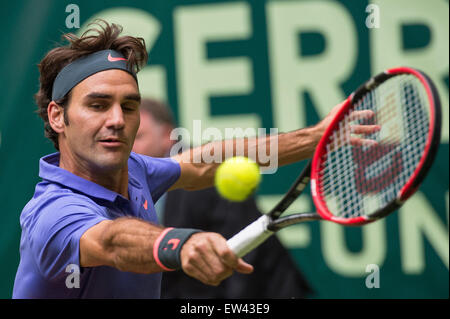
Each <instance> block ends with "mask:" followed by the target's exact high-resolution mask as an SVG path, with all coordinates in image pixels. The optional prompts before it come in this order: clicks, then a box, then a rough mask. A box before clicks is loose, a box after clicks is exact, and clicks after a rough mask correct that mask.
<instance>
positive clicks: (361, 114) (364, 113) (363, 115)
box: [348, 110, 375, 121]
mask: <svg viewBox="0 0 450 319" xmlns="http://www.w3.org/2000/svg"><path fill="white" fill-rule="evenodd" d="M374 116H375V112H374V111H372V110H361V111H353V112H351V113H350V115H349V117H348V119H349V120H350V121H356V120H368V119H370V118H372V117H374Z"/></svg>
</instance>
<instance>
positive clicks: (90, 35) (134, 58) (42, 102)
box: [34, 19, 148, 150]
mask: <svg viewBox="0 0 450 319" xmlns="http://www.w3.org/2000/svg"><path fill="white" fill-rule="evenodd" d="M91 25H97V26H98V28H90V29H88V30H87V31H86V32H84V33H83V34H82V35H81V37H77V36H76V35H75V34H72V33H67V34H64V35H63V36H62V38H63V39H64V40H67V41H68V42H69V44H68V45H66V46H60V47H57V48H54V49H52V50H51V51H49V52H48V53H47V54H46V56H45V57H44V58H43V59H42V61H41V62H40V63H39V64H38V67H39V73H40V77H39V83H40V87H39V91H38V92H37V93H36V94H35V96H34V98H35V101H36V104H37V106H38V110H37V113H38V114H39V116H40V117H41V118H42V119H43V120H44V131H45V136H46V137H47V138H49V139H50V140H51V141H52V142H53V144H54V146H55V148H56V149H58V150H59V145H58V133H56V132H55V131H54V130H53V129H52V127H51V126H50V123H49V120H48V114H47V108H48V105H49V103H50V102H51V101H52V89H53V82H54V81H55V78H56V76H57V75H58V73H59V72H60V71H61V70H62V69H63V68H64V67H65V66H66V65H68V64H69V63H71V62H73V61H75V60H77V59H79V58H81V57H83V56H86V55H89V54H91V53H94V52H97V51H102V50H107V49H111V50H116V51H118V52H120V53H121V54H122V55H123V56H124V57H125V58H126V59H127V60H128V61H127V63H128V67H129V68H130V69H131V70H133V71H134V72H135V73H137V72H139V70H140V69H141V68H142V67H144V66H145V65H146V64H147V59H148V54H147V50H146V48H145V42H144V39H142V38H136V37H132V36H119V35H120V33H121V32H122V27H121V26H119V25H117V24H114V23H113V24H109V23H108V22H106V21H104V20H100V19H98V20H95V21H94V22H93V23H90V24H89V26H91ZM70 98H71V91H69V93H67V94H66V96H64V97H63V98H62V99H60V100H58V101H55V103H57V104H58V105H60V106H61V107H63V109H64V121H65V123H66V124H68V118H67V115H66V114H67V107H68V105H69V103H70Z"/></svg>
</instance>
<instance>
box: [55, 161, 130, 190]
mask: <svg viewBox="0 0 450 319" xmlns="http://www.w3.org/2000/svg"><path fill="white" fill-rule="evenodd" d="M59 167H61V168H63V169H65V170H67V171H69V172H71V173H72V174H75V175H77V176H80V177H82V178H84V179H86V180H88V181H91V182H93V183H96V184H98V185H100V186H103V187H104V188H106V189H109V190H111V191H113V192H116V193H118V194H120V195H122V196H123V197H125V198H127V199H129V196H128V164H125V166H124V167H121V168H120V169H109V170H108V169H105V168H103V167H91V166H89V165H88V164H86V163H84V162H83V161H74V160H71V157H70V155H69V156H67V154H65V153H61V155H60V161H59Z"/></svg>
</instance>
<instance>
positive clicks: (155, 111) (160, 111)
mask: <svg viewBox="0 0 450 319" xmlns="http://www.w3.org/2000/svg"><path fill="white" fill-rule="evenodd" d="M140 109H141V110H142V111H144V112H148V113H149V114H150V115H151V116H152V117H153V118H154V119H155V121H156V122H158V123H161V124H169V125H170V126H172V127H175V120H174V118H173V114H172V111H171V110H170V108H169V106H168V105H166V104H164V103H163V102H160V101H157V100H154V99H149V98H145V99H142V101H141V105H140Z"/></svg>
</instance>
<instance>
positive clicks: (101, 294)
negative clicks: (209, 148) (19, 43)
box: [13, 21, 337, 298]
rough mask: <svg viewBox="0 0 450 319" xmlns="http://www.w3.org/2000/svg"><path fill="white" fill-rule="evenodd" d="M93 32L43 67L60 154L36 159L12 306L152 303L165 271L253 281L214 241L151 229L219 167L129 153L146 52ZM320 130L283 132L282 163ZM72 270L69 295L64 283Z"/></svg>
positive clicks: (214, 281) (307, 152)
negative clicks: (171, 195)
mask: <svg viewBox="0 0 450 319" xmlns="http://www.w3.org/2000/svg"><path fill="white" fill-rule="evenodd" d="M97 25H98V27H97V28H93V29H92V30H90V31H89V33H85V34H84V35H83V36H81V37H79V38H78V37H76V36H75V35H73V34H67V35H65V39H66V40H68V41H69V44H68V45H67V46H61V47H57V48H55V49H53V50H51V51H49V52H48V53H47V55H46V56H45V57H44V58H43V60H42V61H41V63H40V64H39V71H40V88H39V91H38V93H37V94H36V96H35V97H36V102H37V105H38V109H39V114H40V116H41V117H42V119H43V120H44V129H45V134H46V136H47V137H48V138H49V139H50V140H51V141H52V142H53V143H54V146H55V148H56V149H57V150H58V152H57V153H54V154H50V155H47V156H45V157H43V158H41V159H40V162H39V177H40V178H41V179H42V181H41V182H40V183H38V184H37V185H36V189H35V193H34V196H33V198H32V199H31V200H30V201H29V202H28V204H27V205H26V206H25V208H24V209H23V211H22V213H21V217H20V223H21V227H22V236H21V243H20V264H19V267H18V270H17V274H16V278H15V283H14V290H13V298H159V297H160V282H161V272H163V271H172V270H179V269H180V270H182V271H184V272H185V273H186V274H188V275H190V276H192V277H194V278H196V279H198V280H200V281H201V282H203V283H205V284H209V285H218V284H219V283H220V282H221V281H222V280H223V279H225V278H227V277H229V276H230V275H231V274H232V273H233V272H234V271H237V272H240V273H244V274H246V273H251V272H252V271H253V267H252V266H251V265H249V264H247V263H246V262H244V261H243V260H242V259H240V258H237V257H236V256H235V255H234V254H233V252H232V251H231V250H230V249H229V248H228V246H227V243H226V240H225V238H223V237H222V236H221V235H219V234H217V233H209V232H201V231H199V230H195V229H183V228H163V227H160V226H158V225H157V218H156V214H155V209H154V203H155V202H156V201H157V200H158V198H159V197H160V196H161V195H162V194H163V193H164V192H166V191H168V190H171V189H176V188H183V189H188V190H193V189H201V188H204V187H209V186H212V185H213V178H214V172H215V169H216V167H217V166H218V163H210V164H207V163H204V162H202V163H193V161H192V158H193V156H195V154H196V152H200V151H201V147H200V148H197V149H193V150H189V151H187V152H185V153H182V154H180V155H177V156H175V157H173V158H166V159H161V158H151V157H146V156H143V155H138V154H135V153H132V152H131V149H132V146H133V142H134V139H135V136H136V132H137V130H138V127H139V118H140V115H139V104H140V100H141V96H140V94H139V87H138V82H137V78H136V73H137V72H138V71H139V69H140V68H142V67H143V66H144V65H145V64H146V62H147V53H146V49H145V44H144V41H143V40H142V39H140V38H134V37H131V36H121V35H120V33H121V28H120V27H119V26H117V25H114V24H112V25H110V24H108V23H106V22H104V21H101V22H98V24H97ZM336 109H337V108H335V110H336ZM325 127H327V118H326V119H324V120H323V121H322V122H320V123H319V124H318V125H316V126H313V127H311V128H306V129H303V130H298V131H294V132H291V133H286V134H281V135H280V136H279V137H278V151H279V155H278V156H279V157H278V158H279V160H278V161H279V164H280V165H285V164H289V163H292V162H295V161H299V160H302V159H305V158H308V157H311V156H312V154H313V151H314V148H315V146H316V144H317V142H318V141H319V138H320V136H321V135H322V133H323V132H324V129H325ZM267 141H268V140H267V139H264V140H262V141H259V142H258V143H267V144H268V142H267ZM217 143H222V142H217ZM224 144H225V143H224ZM223 154H225V152H223ZM74 267H75V268H74ZM73 269H79V270H80V271H79V276H80V278H79V284H78V285H75V286H74V285H69V284H68V280H67V279H68V277H69V275H76V274H77V273H75V274H74V273H73V271H72V270H73Z"/></svg>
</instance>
